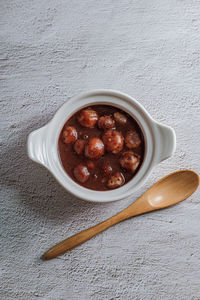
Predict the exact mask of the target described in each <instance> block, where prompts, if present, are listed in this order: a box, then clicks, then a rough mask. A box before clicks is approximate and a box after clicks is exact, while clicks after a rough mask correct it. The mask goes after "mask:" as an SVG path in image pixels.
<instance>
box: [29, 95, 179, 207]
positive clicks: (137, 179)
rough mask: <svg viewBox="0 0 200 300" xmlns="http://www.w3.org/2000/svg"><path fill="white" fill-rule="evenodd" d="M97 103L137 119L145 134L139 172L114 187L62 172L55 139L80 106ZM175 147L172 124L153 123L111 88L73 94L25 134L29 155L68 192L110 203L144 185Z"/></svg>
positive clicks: (139, 108)
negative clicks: (91, 185)
mask: <svg viewBox="0 0 200 300" xmlns="http://www.w3.org/2000/svg"><path fill="white" fill-rule="evenodd" d="M97 104H101V105H110V106H114V107H117V108H120V109H121V110H123V111H125V112H127V113H128V114H129V115H130V116H132V117H133V118H134V119H135V120H136V122H137V123H138V125H139V127H140V129H141V130H142V133H143V136H144V143H145V154H144V159H143V163H142V165H141V167H140V169H139V171H138V172H137V174H136V175H135V176H134V177H133V179H132V180H130V181H129V182H128V183H127V184H125V185H123V186H122V187H120V188H118V189H116V190H110V191H95V190H90V189H87V188H84V187H82V186H81V185H79V184H77V183H76V182H75V181H73V180H72V179H71V178H70V177H69V176H68V175H67V173H66V172H65V170H64V168H63V166H62V163H61V159H60V155H59V151H58V139H59V136H60V133H61V131H62V128H63V126H64V124H65V122H66V121H67V120H68V119H69V118H70V117H71V116H72V115H73V114H75V113H76V112H77V111H79V110H80V109H82V108H84V107H88V106H90V105H97ZM175 148H176V137H175V132H174V130H173V129H172V128H171V127H169V126H166V125H163V124H160V123H158V122H156V121H155V120H153V119H152V118H151V116H150V115H149V114H148V112H147V111H146V110H145V109H144V107H142V106H141V104H139V103H138V102H137V101H136V100H135V99H133V98H132V97H130V96H128V95H126V94H123V93H121V92H118V91H114V90H95V91H91V92H87V93H82V94H80V95H78V96H76V97H73V98H72V99H70V100H68V101H67V102H66V103H65V104H64V105H63V106H62V107H61V108H60V109H59V110H58V111H57V112H56V114H55V115H54V117H53V119H52V120H51V121H50V122H49V123H48V124H47V125H45V126H44V127H42V128H40V129H38V130H36V131H33V132H32V133H30V135H29V136H28V155H29V157H30V158H31V159H32V160H33V161H35V162H37V163H39V164H41V165H43V166H45V167H46V168H47V169H48V170H49V171H50V172H51V173H52V174H53V175H54V177H55V178H56V179H57V180H58V182H59V183H60V184H61V185H62V186H63V187H64V188H65V189H66V190H67V191H68V192H70V193H72V194H73V195H75V196H77V197H79V198H82V199H84V200H87V201H91V202H111V201H116V200H120V199H123V198H126V197H128V196H130V195H131V194H132V193H133V192H134V191H135V190H137V189H138V188H139V187H141V186H142V185H143V184H144V182H145V181H146V179H147V178H148V176H149V175H150V173H151V171H152V169H153V167H155V166H156V165H157V164H159V163H160V162H161V161H163V160H164V159H167V158H168V157H170V156H171V155H172V154H173V153H174V151H175Z"/></svg>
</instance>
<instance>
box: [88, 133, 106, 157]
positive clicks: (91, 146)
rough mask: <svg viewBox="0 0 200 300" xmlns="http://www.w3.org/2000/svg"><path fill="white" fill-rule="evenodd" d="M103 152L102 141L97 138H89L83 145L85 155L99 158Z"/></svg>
mask: <svg viewBox="0 0 200 300" xmlns="http://www.w3.org/2000/svg"><path fill="white" fill-rule="evenodd" d="M103 154H104V143H103V142H102V140H101V139H99V138H95V137H94V138H90V139H89V142H88V143H87V145H86V147H85V156H87V157H89V158H99V157H101V156H102V155H103Z"/></svg>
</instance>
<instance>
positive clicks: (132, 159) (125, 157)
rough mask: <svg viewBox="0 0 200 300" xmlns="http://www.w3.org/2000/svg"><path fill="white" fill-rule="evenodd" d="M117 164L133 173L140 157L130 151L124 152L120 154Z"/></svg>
mask: <svg viewBox="0 0 200 300" xmlns="http://www.w3.org/2000/svg"><path fill="white" fill-rule="evenodd" d="M119 163H120V165H121V167H122V168H123V169H126V170H127V171H128V172H130V173H133V172H134V171H135V170H136V169H137V167H138V166H139V163H140V157H139V156H138V155H136V154H134V153H133V152H132V151H126V152H124V153H123V154H122V156H121V158H120V160H119Z"/></svg>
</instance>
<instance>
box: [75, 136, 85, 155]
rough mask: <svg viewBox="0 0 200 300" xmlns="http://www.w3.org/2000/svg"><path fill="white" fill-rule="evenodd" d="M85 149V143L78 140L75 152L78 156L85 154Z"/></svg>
mask: <svg viewBox="0 0 200 300" xmlns="http://www.w3.org/2000/svg"><path fill="white" fill-rule="evenodd" d="M84 148H85V141H84V140H81V139H78V140H77V141H76V142H75V144H74V150H75V151H76V153H77V154H78V155H80V154H83V151H84Z"/></svg>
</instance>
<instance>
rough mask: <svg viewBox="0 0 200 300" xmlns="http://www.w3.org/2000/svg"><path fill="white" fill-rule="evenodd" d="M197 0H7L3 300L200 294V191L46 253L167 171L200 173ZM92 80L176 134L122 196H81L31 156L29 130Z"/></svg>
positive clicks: (0, 55) (2, 8) (2, 67)
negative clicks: (91, 199)
mask: <svg viewBox="0 0 200 300" xmlns="http://www.w3.org/2000/svg"><path fill="white" fill-rule="evenodd" d="M199 8H200V1H192V0H184V1H180V0H179V1H177V0H175V1H174V0H173V1H172V0H168V1H160V0H156V1H148V0H146V1H145V0H143V1H136V0H135V1H130V0H124V1H114V0H107V1H97V0H95V1H94V0H85V1H74V0H73V1H69V0H68V1H66V0H56V1H55V0H44V1H41V0H40V1H39V0H36V1H30V0H29V1H25V0H18V1H15V0H13V1H7V0H1V3H0V14H1V29H0V38H1V45H0V47H1V52H0V72H1V73H0V76H1V77H0V79H1V81H0V83H1V94H0V97H1V122H2V125H1V129H2V132H1V154H2V161H1V181H2V192H1V228H0V230H1V258H2V261H1V278H2V279H1V283H2V284H1V289H0V298H1V299H5V300H6V299H24V300H26V299H38V298H41V299H48V300H49V299H52V300H53V299H56V300H61V299H75V300H76V299H77V300H79V299H80V300H90V299H92V300H93V299H94V300H102V299H110V300H111V299H125V300H126V299H135V300H136V299H137V300H142V299H144V300H146V299H148V300H149V299H152V300H154V299H156V300H157V299H169V300H171V299H173V300H174V299H178V300H179V299H181V300H188V299H189V300H197V299H198V300H199V299H200V252H199V249H200V202H199V200H200V199H199V198H200V197H199V196H200V191H198V192H196V193H195V194H194V195H193V196H192V197H191V198H190V199H188V200H187V201H185V202H183V203H182V204H181V205H179V206H176V207H173V208H171V209H167V210H164V211H160V212H156V213H152V214H149V215H145V216H141V217H138V218H136V219H133V220H128V221H126V222H124V223H121V224H119V225H117V226H115V227H113V228H111V229H109V230H108V231H106V232H104V233H102V234H100V235H98V236H97V237H95V238H93V239H92V240H90V241H89V242H87V244H84V245H82V246H80V247H78V248H76V249H74V250H73V251H71V252H69V253H67V254H65V255H63V256H61V257H59V258H57V259H54V260H52V261H49V262H42V261H41V260H40V256H41V254H42V253H43V252H44V251H45V250H46V249H47V248H48V247H49V246H52V245H54V244H55V243H56V242H58V241H60V240H62V239H63V238H65V237H67V236H70V235H72V234H74V233H76V232H77V231H78V230H81V229H84V228H87V227H89V226H91V225H94V224H96V223H97V222H99V221H102V220H103V219H105V218H107V217H110V216H111V215H113V214H114V213H116V212H118V211H119V210H120V209H122V208H125V207H126V206H127V205H128V204H129V203H131V202H132V201H134V200H135V199H136V198H137V197H138V196H139V195H141V193H142V192H143V191H145V189H146V188H148V187H149V186H150V185H151V184H152V183H154V182H155V181H156V180H157V179H158V178H160V177H162V176H164V175H166V174H168V173H169V172H171V171H174V170H177V169H180V168H193V169H194V170H196V171H197V172H200V155H199V154H200V133H199V131H200V129H199V128H200V98H199V97H200V84H199V82H200V39H199V37H200V10H199ZM92 88H113V89H118V90H121V91H124V92H126V93H129V94H130V95H132V96H134V97H135V98H136V99H138V100H139V101H140V102H141V103H142V104H143V105H144V106H145V107H146V108H147V110H148V111H149V112H150V113H151V115H152V116H153V117H154V118H155V119H157V120H158V121H162V122H164V123H166V124H168V125H171V126H173V127H174V128H175V130H176V133H177V140H178V145H177V151H176V153H175V155H174V156H173V157H172V158H170V159H168V160H167V161H165V162H163V163H161V164H160V165H159V166H157V167H156V168H155V169H154V171H153V173H152V175H151V177H150V178H149V180H148V181H147V183H146V185H145V186H144V187H143V188H141V189H140V190H139V191H138V192H137V193H136V194H134V195H133V196H132V197H131V198H130V199H127V200H123V201H121V202H118V203H113V204H106V205H100V204H90V203H86V202H83V201H80V200H77V199H75V198H73V197H72V196H70V195H69V194H68V193H66V192H65V191H64V190H63V189H62V188H61V187H60V186H59V185H58V184H57V183H56V182H55V180H54V179H53V178H52V177H51V175H50V174H49V173H48V172H47V171H46V170H45V169H43V168H42V167H40V166H39V165H36V164H34V163H33V162H31V161H30V160H28V158H27V155H26V137H27V134H28V133H29V132H30V131H32V130H34V129H36V128H39V127H40V126H41V125H43V124H45V123H46V122H47V121H48V120H49V119H50V118H51V117H52V115H53V114H54V112H55V111H56V109H57V108H58V107H60V106H61V105H62V104H63V103H64V101H66V100H67V99H69V98H70V97H71V96H72V95H75V94H77V93H79V92H81V91H85V90H88V89H92Z"/></svg>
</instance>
